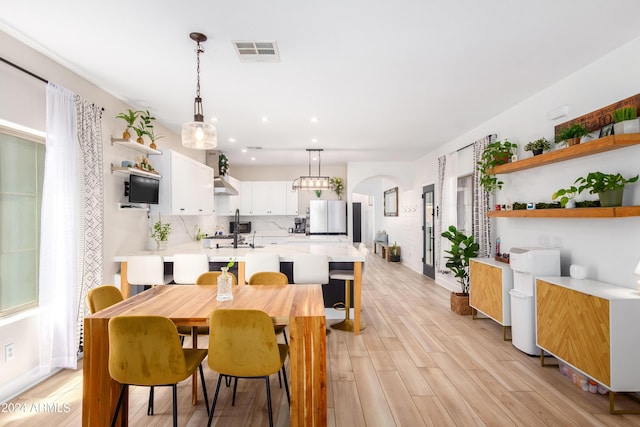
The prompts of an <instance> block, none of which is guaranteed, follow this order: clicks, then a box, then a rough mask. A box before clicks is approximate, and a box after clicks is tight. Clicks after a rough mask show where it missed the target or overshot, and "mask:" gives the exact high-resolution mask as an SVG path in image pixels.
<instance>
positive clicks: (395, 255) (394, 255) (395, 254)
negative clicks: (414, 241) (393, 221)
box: [389, 242, 400, 262]
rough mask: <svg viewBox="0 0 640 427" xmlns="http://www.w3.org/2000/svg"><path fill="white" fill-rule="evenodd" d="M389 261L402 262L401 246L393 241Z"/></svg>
mask: <svg viewBox="0 0 640 427" xmlns="http://www.w3.org/2000/svg"><path fill="white" fill-rule="evenodd" d="M389 261H391V262H400V248H399V247H398V245H397V244H396V242H393V246H391V249H390V250H389Z"/></svg>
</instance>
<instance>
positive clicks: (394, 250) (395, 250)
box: [391, 242, 399, 256]
mask: <svg viewBox="0 0 640 427" xmlns="http://www.w3.org/2000/svg"><path fill="white" fill-rule="evenodd" d="M398 255H399V254H398V245H397V244H396V242H393V245H392V246H391V256H398Z"/></svg>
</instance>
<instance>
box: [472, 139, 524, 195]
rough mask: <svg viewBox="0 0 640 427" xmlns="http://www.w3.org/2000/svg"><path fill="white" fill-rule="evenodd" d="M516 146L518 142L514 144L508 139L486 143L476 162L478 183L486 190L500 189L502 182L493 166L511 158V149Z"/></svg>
mask: <svg viewBox="0 0 640 427" xmlns="http://www.w3.org/2000/svg"><path fill="white" fill-rule="evenodd" d="M516 148H518V144H514V143H513V142H510V141H509V140H506V139H505V140H504V141H496V142H492V143H491V144H489V145H487V147H486V148H485V149H484V151H483V152H482V155H481V156H480V160H479V161H478V162H477V168H478V171H479V172H480V185H482V186H483V187H484V189H485V190H486V191H488V192H490V193H491V192H493V191H495V190H496V189H498V190H499V189H501V188H502V184H504V182H502V181H500V180H499V179H498V178H497V177H496V176H495V175H494V174H493V173H492V170H493V168H494V167H496V166H499V165H503V164H505V163H507V162H509V160H510V159H511V155H512V154H513V150H515V149H516Z"/></svg>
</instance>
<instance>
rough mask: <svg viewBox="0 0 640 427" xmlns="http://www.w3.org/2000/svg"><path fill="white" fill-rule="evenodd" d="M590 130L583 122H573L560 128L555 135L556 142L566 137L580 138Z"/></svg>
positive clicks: (564, 139)
mask: <svg viewBox="0 0 640 427" xmlns="http://www.w3.org/2000/svg"><path fill="white" fill-rule="evenodd" d="M590 133H591V131H590V130H589V128H588V127H586V126H585V125H584V124H583V123H574V124H573V125H571V126H567V127H566V128H562V129H560V132H558V134H557V135H556V144H557V143H559V142H562V141H566V140H567V139H572V138H582V137H583V136H586V135H589V134H590Z"/></svg>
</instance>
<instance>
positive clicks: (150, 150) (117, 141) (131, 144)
mask: <svg viewBox="0 0 640 427" xmlns="http://www.w3.org/2000/svg"><path fill="white" fill-rule="evenodd" d="M113 144H118V145H123V146H125V147H127V148H131V149H132V150H135V151H139V152H141V153H145V154H162V151H160V150H155V149H153V148H150V147H147V146H146V145H144V144H139V143H137V142H136V141H132V140H130V139H122V138H114V137H111V145H113Z"/></svg>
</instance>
